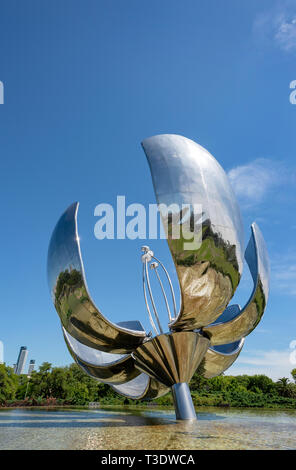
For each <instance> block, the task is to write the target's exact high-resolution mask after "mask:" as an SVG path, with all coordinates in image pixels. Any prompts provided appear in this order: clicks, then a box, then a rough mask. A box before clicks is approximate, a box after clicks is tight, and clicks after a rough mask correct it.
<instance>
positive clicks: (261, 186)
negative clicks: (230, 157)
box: [228, 158, 285, 204]
mask: <svg viewBox="0 0 296 470" xmlns="http://www.w3.org/2000/svg"><path fill="white" fill-rule="evenodd" d="M228 177H229V179H230V182H231V185H232V187H233V189H234V192H235V193H236V195H237V196H238V197H239V198H241V199H242V200H243V201H245V202H248V203H250V204H254V203H258V202H260V201H261V200H262V199H263V198H264V196H265V195H266V194H267V193H268V192H269V191H270V190H271V189H274V188H276V187H277V186H278V185H280V184H282V182H283V179H285V171H284V169H283V168H281V167H280V165H279V164H278V163H277V162H274V161H272V160H269V159H267V158H258V159H256V160H254V161H252V162H250V163H248V164H246V165H241V166H237V167H235V168H232V169H231V170H230V171H229V172H228Z"/></svg>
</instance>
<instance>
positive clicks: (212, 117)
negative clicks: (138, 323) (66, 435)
mask: <svg viewBox="0 0 296 470" xmlns="http://www.w3.org/2000/svg"><path fill="white" fill-rule="evenodd" d="M295 60H296V5H295V2H282V1H281V2H277V1H273V0H261V1H260V2H258V1H257V0H249V1H240V2H238V1H237V0H225V1H223V2H221V1H219V0H192V1H191V0H185V1H182V2H181V1H176V0H161V1H159V0H157V1H156V0H150V1H149V2H145V1H143V0H126V1H121V0H112V1H110V0H108V1H107V0H106V1H101V0H96V1H91V0H87V1H77V0H72V1H65V0H63V1H57V0H51V1H45V0H44V1H42V2H40V1H37V0H34V1H32V0H27V1H26V2H19V1H16V0H10V1H2V2H1V15H0V81H2V82H3V84H4V94H5V102H4V104H3V105H0V144H1V147H0V149H1V171H0V191H1V232H0V236H1V247H2V250H1V252H2V253H1V310H0V315H1V322H0V340H2V341H3V343H4V350H5V361H6V362H7V363H8V364H12V363H14V362H15V361H16V359H17V355H18V349H19V347H20V346H21V345H26V346H27V347H28V349H29V358H34V359H36V362H37V364H40V363H42V362H43V361H49V362H52V363H53V364H54V365H64V364H68V363H70V362H71V358H70V356H69V354H68V352H67V350H66V347H65V345H64V341H63V339H62V335H61V333H60V329H59V319H58V316H57V314H56V312H55V310H54V307H53V305H52V304H51V299H50V296H49V292H48V287H47V281H46V256H47V247H48V242H49V238H50V235H51V232H52V230H53V228H54V225H55V223H56V221H57V219H58V218H59V216H60V215H61V213H62V212H63V211H64V210H65V209H66V207H67V206H68V205H70V204H71V203H72V202H73V201H76V200H78V201H80V209H79V230H80V237H81V248H82V253H83V257H84V262H85V268H86V274H87V280H88V284H89V288H90V291H91V293H92V296H93V297H94V299H95V301H96V303H97V305H98V306H99V307H100V309H101V310H102V311H103V313H104V314H105V315H107V316H108V317H109V318H110V319H111V320H113V321H120V320H125V319H135V318H139V319H142V320H143V323H144V324H145V326H147V328H148V327H149V325H148V321H147V315H146V312H145V305H144V300H143V297H142V287H141V263H140V247H141V245H143V244H144V243H145V241H143V240H134V241H131V240H117V241H113V240H103V241H98V240H97V239H96V238H95V237H94V225H95V222H96V218H95V217H94V214H93V213H94V208H95V206H96V205H97V204H99V203H101V202H107V203H111V204H114V203H115V201H116V196H117V195H125V196H126V200H127V203H132V202H140V203H143V204H145V205H148V204H149V203H153V202H154V193H153V189H152V182H151V179H150V174H149V171H148V165H147V162H146V159H145V156H144V153H143V151H142V149H141V147H140V142H141V140H143V139H144V138H145V137H149V136H151V135H155V134H161V133H175V134H182V135H185V136H186V137H189V138H191V139H193V140H195V141H196V142H198V143H199V144H201V145H202V146H204V147H205V148H206V149H207V150H209V151H210V152H211V153H212V154H213V155H214V156H215V158H216V159H217V160H218V161H219V162H220V164H221V165H222V166H223V167H224V169H225V170H226V171H227V172H228V174H229V176H230V179H231V182H232V184H233V187H234V189H235V191H236V193H237V196H238V199H239V203H240V206H241V210H242V215H243V218H244V225H245V230H246V234H245V238H246V242H247V239H248V237H249V234H250V229H249V226H250V224H251V223H252V222H253V221H254V220H256V221H257V223H258V225H259V226H260V228H261V230H262V232H263V235H264V237H265V239H266V243H267V246H268V250H269V254H270V260H271V268H272V271H271V295H270V300H269V305H268V307H267V309H266V312H265V316H264V318H263V320H262V322H261V323H260V325H259V326H258V328H257V329H256V330H255V331H254V332H253V333H252V334H251V335H250V336H249V337H248V338H247V340H246V344H245V347H244V350H243V352H242V353H241V355H240V357H239V359H238V360H237V362H236V364H235V365H234V366H233V367H232V368H231V369H229V373H233V374H238V373H244V372H246V373H261V372H262V373H266V374H267V375H270V376H271V377H273V378H277V377H282V376H288V375H289V371H290V370H291V369H292V367H295V365H294V366H293V365H292V364H291V363H290V362H289V354H290V353H291V349H289V344H290V342H291V341H292V340H294V339H296V316H295V300H296V247H295V235H296V215H295V202H296V197H295V196H296V194H295V183H296V161H295V151H296V142H295V128H296V105H292V104H291V103H290V101H289V95H290V92H291V90H290V89H289V84H290V82H291V81H292V80H295V79H296V71H295ZM150 245H151V247H152V248H153V249H154V251H155V252H156V253H157V255H158V256H159V257H160V258H161V259H162V260H163V261H164V262H165V264H166V265H167V267H168V268H169V269H170V270H171V272H172V271H173V266H172V261H171V258H170V255H169V252H168V249H167V247H166V243H165V241H164V240H158V241H153V243H150ZM250 290H251V283H250V277H249V275H248V273H247V271H246V272H245V274H244V278H243V279H242V282H241V286H240V291H239V292H238V293H237V295H236V298H237V299H238V300H239V301H240V302H241V303H243V302H244V301H246V300H247V298H248V295H249V293H250Z"/></svg>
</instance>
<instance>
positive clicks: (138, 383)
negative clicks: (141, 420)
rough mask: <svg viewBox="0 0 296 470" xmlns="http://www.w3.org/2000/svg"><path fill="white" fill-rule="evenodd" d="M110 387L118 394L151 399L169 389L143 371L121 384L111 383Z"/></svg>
mask: <svg viewBox="0 0 296 470" xmlns="http://www.w3.org/2000/svg"><path fill="white" fill-rule="evenodd" d="M111 387H112V388H113V390H114V391H115V392H117V393H119V394H120V395H123V396H124V397H127V398H132V399H134V400H141V399H146V400H153V399H155V398H158V397H162V396H163V395H166V394H167V393H168V392H169V391H170V389H169V388H168V387H166V386H165V385H163V384H161V383H160V382H158V381H157V380H154V379H152V378H151V377H149V376H148V375H147V374H144V373H141V374H140V375H139V376H138V377H136V378H135V379H133V380H130V381H129V382H126V383H125V384H123V385H111Z"/></svg>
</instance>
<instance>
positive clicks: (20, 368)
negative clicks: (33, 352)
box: [15, 346, 28, 375]
mask: <svg viewBox="0 0 296 470" xmlns="http://www.w3.org/2000/svg"><path fill="white" fill-rule="evenodd" d="M27 356H28V349H27V346H22V347H21V349H20V352H19V355H18V358H17V363H16V367H15V373H16V374H17V375H20V374H23V372H24V367H25V363H26V360H27Z"/></svg>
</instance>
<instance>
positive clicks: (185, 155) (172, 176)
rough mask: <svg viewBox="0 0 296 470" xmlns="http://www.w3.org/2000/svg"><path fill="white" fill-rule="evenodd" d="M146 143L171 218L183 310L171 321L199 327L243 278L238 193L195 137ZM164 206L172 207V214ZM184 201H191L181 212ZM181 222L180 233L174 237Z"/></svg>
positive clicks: (216, 312)
mask: <svg viewBox="0 0 296 470" xmlns="http://www.w3.org/2000/svg"><path fill="white" fill-rule="evenodd" d="M142 145H143V148H144V151H145V153H146V156H147V159H148V163H149V166H150V170H151V175H152V179H153V185H154V191H155V194H156V198H157V202H158V207H159V211H160V213H161V215H162V219H163V221H168V222H167V223H168V236H167V241H168V245H169V248H170V251H171V254H172V257H173V260H174V263H175V267H176V271H177V274H178V278H179V283H180V290H181V296H182V298H181V309H180V312H179V315H178V316H177V319H175V320H174V321H173V322H172V323H170V325H169V326H170V328H171V329H176V330H180V329H182V330H192V329H195V328H200V327H202V326H205V325H207V324H209V323H211V322H213V321H214V320H215V319H216V318H217V317H218V316H219V315H221V313H222V312H223V311H224V310H225V308H226V306H227V304H228V303H229V301H230V299H231V298H232V296H233V294H234V292H235V290H236V287H237V285H238V283H239V280H240V276H241V272H242V266H243V253H242V249H243V227H242V222H241V217H240V212H239V208H238V205H237V202H236V198H235V196H234V194H233V192H232V189H231V186H230V183H229V181H228V178H227V176H226V174H225V172H224V170H223V169H222V167H221V166H220V165H219V163H218V162H217V161H216V160H215V159H214V157H213V156H212V155H211V154H210V153H209V152H207V151H206V150H205V149H204V148H203V147H201V146H200V145H198V144H196V143H195V142H193V141H192V140H189V139H187V138H185V137H182V136H179V135H159V136H155V137H150V138H148V139H146V140H144V141H143V143H142ZM172 204H174V205H175V207H172V206H171V205H172ZM163 205H166V206H171V210H170V212H171V216H169V217H168V216H167V212H166V210H165V208H164V206H163ZM182 205H187V206H185V209H184V210H182V212H181V209H183V208H184V206H183V208H182ZM186 207H187V213H186ZM198 218H199V220H198ZM201 222H202V225H201ZM189 224H190V230H189ZM180 225H181V227H182V230H181V238H179V239H174V238H173V235H172V234H173V233H174V230H176V232H177V231H178V230H179V229H180ZM186 227H187V233H186ZM193 228H194V234H195V237H196V241H197V243H196V244H195V246H194V244H193V246H191V247H188V245H187V246H186V245H185V244H186V243H187V242H188V241H189V240H188V239H186V236H187V237H188V234H190V233H192V229H193ZM200 239H201V244H199V243H198V241H199V240H200ZM185 248H186V249H185Z"/></svg>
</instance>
